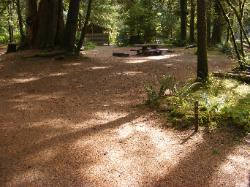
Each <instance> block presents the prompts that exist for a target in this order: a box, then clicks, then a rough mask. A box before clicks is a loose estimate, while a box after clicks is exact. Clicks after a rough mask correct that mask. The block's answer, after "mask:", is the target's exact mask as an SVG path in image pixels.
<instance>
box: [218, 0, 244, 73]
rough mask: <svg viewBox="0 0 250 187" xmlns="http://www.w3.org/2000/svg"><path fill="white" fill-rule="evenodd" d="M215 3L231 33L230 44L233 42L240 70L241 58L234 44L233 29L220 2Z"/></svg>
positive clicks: (241, 66)
mask: <svg viewBox="0 0 250 187" xmlns="http://www.w3.org/2000/svg"><path fill="white" fill-rule="evenodd" d="M216 3H217V4H218V6H219V8H220V9H221V11H222V13H223V16H224V18H225V20H226V22H227V24H228V28H229V30H230V33H231V37H232V42H233V45H234V50H235V53H236V56H237V59H238V62H239V64H240V68H241V69H243V64H242V62H241V56H240V52H239V49H238V46H237V44H236V39H235V35H234V31H233V28H232V26H231V23H230V19H229V17H228V16H227V14H226V12H225V10H224V8H223V6H222V4H221V2H220V0H216Z"/></svg>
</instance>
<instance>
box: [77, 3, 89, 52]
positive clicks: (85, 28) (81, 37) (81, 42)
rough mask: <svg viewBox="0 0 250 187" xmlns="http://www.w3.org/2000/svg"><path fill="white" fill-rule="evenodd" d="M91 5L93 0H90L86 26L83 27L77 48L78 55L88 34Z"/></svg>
mask: <svg viewBox="0 0 250 187" xmlns="http://www.w3.org/2000/svg"><path fill="white" fill-rule="evenodd" d="M91 6H92V0H89V3H88V9H87V14H86V18H85V22H84V26H83V28H82V32H81V36H80V40H79V42H78V45H77V50H76V54H77V55H79V54H80V50H81V47H82V45H83V42H84V38H85V34H86V30H87V26H88V23H89V18H90V14H91Z"/></svg>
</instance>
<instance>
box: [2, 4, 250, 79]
mask: <svg viewBox="0 0 250 187" xmlns="http://www.w3.org/2000/svg"><path fill="white" fill-rule="evenodd" d="M0 8H1V12H0V14H1V18H0V19H1V25H0V28H1V30H0V33H1V35H0V42H1V43H6V42H9V43H17V44H18V48H20V49H36V48H38V49H54V48H62V49H65V51H67V52H69V53H75V54H79V52H80V50H81V48H82V45H83V43H84V38H85V34H86V31H87V27H88V25H89V24H95V25H98V26H101V27H104V28H106V32H108V33H109V34H110V35H109V37H110V41H111V43H114V44H118V45H129V44H136V43H144V42H160V43H174V44H175V45H177V46H185V45H187V44H194V43H196V42H197V43H198V45H199V48H198V49H200V47H203V48H204V47H205V45H206V46H209V47H212V46H221V48H233V49H234V52H235V56H236V57H237V59H238V62H239V64H240V67H241V68H242V69H244V65H245V61H246V60H248V56H247V54H245V47H249V46H250V41H249V38H248V37H249V32H250V27H249V25H250V18H249V9H250V7H249V2H247V1H246V0H241V1H233V0H225V1H217V0H214V1H208V2H205V1H197V2H196V1H194V0H189V1H188V0H180V1H173V0H156V1H144V0H136V1H122V0H120V1H119V0H117V1H115V0H108V1H105V2H100V1H97V0H93V2H92V1H80V0H77V1H67V0H65V1H62V0H59V1H48V0H41V1H28V0H25V1H20V0H4V1H1V3H0ZM196 10H197V11H196ZM91 12H92V13H91ZM196 23H197V25H198V26H197V27H196ZM205 27H206V28H205ZM199 30H200V31H199ZM204 30H206V32H205V31H204ZM205 40H206V41H205ZM205 43H206V44H205ZM204 50H206V49H201V50H198V53H201V54H200V55H199V57H201V58H202V60H199V61H200V62H201V63H205V64H206V62H205V61H206V60H203V59H204V58H206V54H205V52H204ZM225 50H226V49H225ZM205 67H206V65H205V66H203V65H202V67H201V68H205ZM202 71H205V74H207V73H206V71H207V70H206V68H205V69H203V70H202ZM200 76H203V75H200ZM205 76H207V75H205Z"/></svg>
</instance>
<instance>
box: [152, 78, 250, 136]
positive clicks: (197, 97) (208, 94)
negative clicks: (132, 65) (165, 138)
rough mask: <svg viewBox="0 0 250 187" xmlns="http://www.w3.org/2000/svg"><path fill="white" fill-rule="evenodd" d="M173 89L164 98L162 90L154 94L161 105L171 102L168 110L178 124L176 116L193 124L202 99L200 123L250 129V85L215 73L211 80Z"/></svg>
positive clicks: (184, 122) (155, 100)
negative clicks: (196, 109)
mask: <svg viewBox="0 0 250 187" xmlns="http://www.w3.org/2000/svg"><path fill="white" fill-rule="evenodd" d="M171 85H176V84H171ZM163 88H164V89H165V87H163ZM168 88H169V87H168ZM173 93H174V94H173V95H171V96H168V97H164V96H163V98H161V99H159V93H158V94H157V92H155V91H154V92H152V94H151V99H152V101H153V102H154V103H156V104H157V106H160V105H161V104H162V103H164V105H166V106H171V107H168V110H167V111H166V112H167V114H168V116H169V118H170V120H171V121H172V122H173V124H176V125H178V123H176V119H179V120H181V122H182V126H188V125H192V124H193V120H194V103H195V101H199V123H200V125H206V126H213V127H214V126H223V125H224V126H229V127H236V128H238V129H243V130H245V131H248V132H250V85H247V84H242V83H241V82H238V81H236V80H231V79H218V78H213V77H211V80H210V81H209V82H208V83H207V84H201V83H188V84H186V85H184V86H183V87H181V88H179V89H178V91H175V92H173ZM183 124H184V125H183Z"/></svg>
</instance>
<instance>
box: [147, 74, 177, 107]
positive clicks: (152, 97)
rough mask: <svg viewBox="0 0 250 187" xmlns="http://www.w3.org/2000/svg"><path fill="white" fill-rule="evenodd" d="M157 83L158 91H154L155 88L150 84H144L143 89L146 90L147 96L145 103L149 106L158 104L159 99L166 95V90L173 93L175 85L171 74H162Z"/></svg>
mask: <svg viewBox="0 0 250 187" xmlns="http://www.w3.org/2000/svg"><path fill="white" fill-rule="evenodd" d="M159 83H160V88H159V90H158V91H156V89H155V88H154V87H153V86H152V85H147V86H145V91H146V92H147V96H148V98H147V101H146V104H148V105H150V106H157V105H158V104H159V103H158V101H159V99H161V98H162V97H164V95H166V90H167V91H168V93H167V94H173V93H174V92H175V89H176V88H175V86H176V85H175V81H174V78H173V77H172V76H167V75H164V76H163V78H162V79H161V80H160V81H159Z"/></svg>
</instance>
